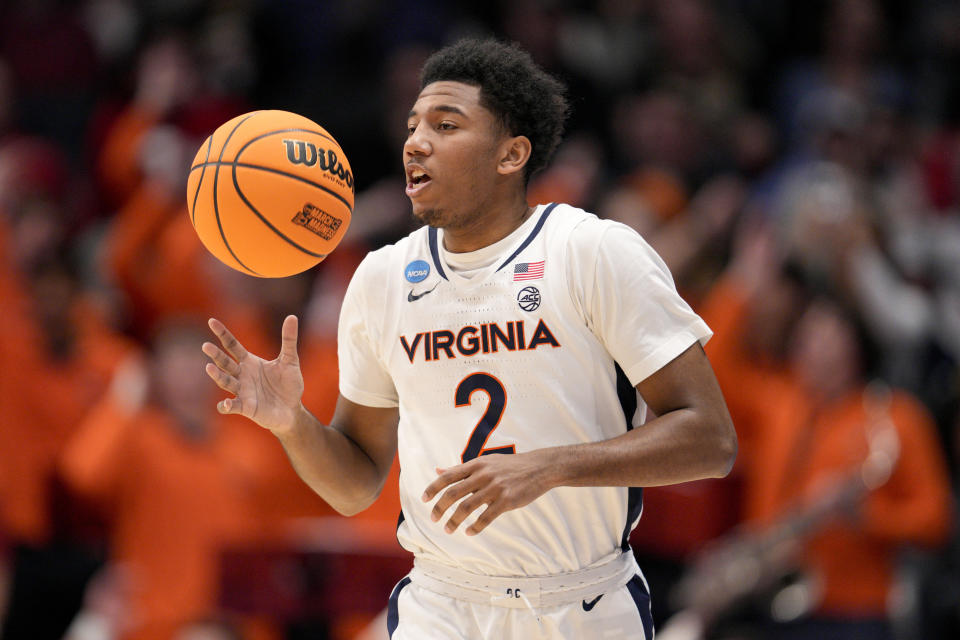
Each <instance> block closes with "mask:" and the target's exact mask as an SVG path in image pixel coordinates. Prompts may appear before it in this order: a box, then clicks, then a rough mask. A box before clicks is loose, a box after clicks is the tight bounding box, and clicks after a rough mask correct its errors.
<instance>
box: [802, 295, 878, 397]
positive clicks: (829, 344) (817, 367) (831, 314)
mask: <svg viewBox="0 0 960 640" xmlns="http://www.w3.org/2000/svg"><path fill="white" fill-rule="evenodd" d="M860 358H861V354H860V348H859V342H858V338H857V333H856V329H855V328H854V326H853V324H852V323H851V322H850V321H849V320H848V319H847V317H846V316H845V315H844V313H843V312H842V311H841V310H840V309H839V308H838V307H837V306H835V305H834V304H833V303H831V302H829V301H827V300H823V299H821V300H817V301H815V302H813V303H812V304H811V305H810V307H809V308H808V309H807V311H806V312H805V313H804V314H803V316H802V317H801V318H800V322H799V323H798V324H797V328H796V330H795V332H794V336H793V341H792V344H791V349H790V364H791V368H792V369H793V372H794V373H795V374H796V375H797V377H798V378H799V380H800V382H801V384H803V385H804V387H805V388H806V389H807V390H808V392H810V393H811V394H812V395H813V396H815V397H816V398H818V399H819V400H821V401H829V400H832V399H836V398H838V397H840V396H841V395H843V394H844V393H845V392H846V391H847V390H849V389H850V387H852V386H853V385H854V384H856V383H857V381H858V378H859V375H860V364H861V360H860Z"/></svg>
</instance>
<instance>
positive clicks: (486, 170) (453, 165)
mask: <svg viewBox="0 0 960 640" xmlns="http://www.w3.org/2000/svg"><path fill="white" fill-rule="evenodd" d="M506 137H507V136H506V133H505V132H504V131H503V128H502V127H501V126H500V125H499V123H498V122H497V121H496V118H495V117H494V115H493V114H492V113H491V112H490V111H489V110H488V109H487V108H486V107H484V106H482V105H481V104H480V88H479V87H475V86H472V85H468V84H463V83H462V82H449V81H443V82H434V83H431V84H429V85H427V86H426V87H424V89H423V91H421V92H420V96H419V97H418V98H417V102H416V103H415V104H414V105H413V109H411V110H410V115H409V117H408V118H407V140H406V142H405V143H404V145H403V162H404V166H405V170H406V176H407V190H406V192H407V196H408V197H409V198H410V202H411V203H412V204H413V214H414V216H416V217H417V219H419V220H421V221H422V222H425V223H427V224H429V225H431V226H434V227H447V228H457V227H463V226H466V225H468V224H469V223H470V222H472V221H474V218H475V216H476V215H478V214H479V213H482V212H483V211H484V210H485V205H486V204H487V203H489V202H490V201H491V200H492V196H493V193H494V190H495V189H496V186H497V184H498V180H500V179H502V177H501V176H500V175H499V174H498V172H497V162H498V157H499V154H500V151H501V149H500V146H501V143H502V142H503V141H504V140H505V139H506Z"/></svg>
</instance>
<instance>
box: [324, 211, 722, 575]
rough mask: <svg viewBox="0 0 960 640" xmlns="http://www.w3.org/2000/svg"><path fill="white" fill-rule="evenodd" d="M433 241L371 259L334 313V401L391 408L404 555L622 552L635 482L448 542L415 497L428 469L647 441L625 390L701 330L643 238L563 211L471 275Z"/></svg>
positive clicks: (552, 557)
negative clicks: (619, 439) (623, 439)
mask: <svg viewBox="0 0 960 640" xmlns="http://www.w3.org/2000/svg"><path fill="white" fill-rule="evenodd" d="M441 242H442V231H438V230H436V229H432V228H428V227H423V228H421V229H419V230H417V231H415V232H414V233H412V234H410V235H409V236H407V237H406V238H404V239H403V240H401V241H400V242H398V243H397V244H395V245H390V246H387V247H384V248H382V249H379V250H377V251H374V252H371V253H370V254H369V255H368V256H367V257H366V258H365V259H364V261H363V263H362V264H361V265H360V266H359V267H358V269H357V271H356V273H355V274H354V277H353V280H352V281H351V283H350V286H349V288H348V290H347V294H346V297H345V299H344V304H343V308H342V311H341V315H340V328H339V358H340V391H341V393H342V394H343V395H344V396H345V397H346V398H348V399H349V400H351V401H353V402H355V403H358V404H362V405H367V406H375V407H393V406H399V411H400V425H399V433H398V450H399V456H400V468H401V474H400V499H401V504H402V507H403V513H402V514H401V523H400V525H399V527H398V529H397V536H398V538H399V540H400V543H401V544H402V545H403V546H404V548H406V549H408V550H410V551H412V552H413V553H415V554H418V555H422V556H424V557H427V558H430V559H432V560H434V561H437V562H443V563H447V564H454V565H458V566H460V567H462V568H464V569H466V570H469V571H473V572H476V573H482V574H487V575H549V574H556V573H563V572H569V571H576V570H579V569H582V568H586V567H589V566H591V565H593V564H595V563H598V562H601V561H606V560H609V559H610V558H612V557H613V556H614V555H616V554H618V553H620V551H621V550H624V549H627V548H628V547H627V537H628V536H629V533H630V531H631V530H632V528H633V527H634V526H635V525H636V523H637V521H638V520H639V517H640V511H641V491H640V489H638V488H637V489H633V488H630V489H628V488H626V487H560V488H557V489H553V490H551V491H548V492H547V493H545V494H544V495H543V496H541V497H540V498H538V499H537V500H535V501H534V502H532V503H531V504H529V505H528V506H526V507H523V508H521V509H515V510H513V511H508V512H506V513H504V514H502V515H501V516H499V517H498V518H497V519H496V520H494V522H493V523H492V524H490V525H489V526H488V527H487V528H486V529H485V530H484V531H482V532H481V533H479V534H478V535H475V536H467V535H465V534H464V533H463V532H464V530H465V529H466V527H467V526H468V525H469V524H470V523H471V522H472V521H473V519H474V518H475V517H476V516H477V515H479V512H480V510H478V511H477V512H476V513H475V514H474V515H473V516H472V517H470V518H468V519H467V521H466V522H465V523H464V524H463V525H461V527H460V528H459V529H458V530H457V531H456V532H455V533H453V534H447V533H445V532H444V531H443V524H444V522H445V521H446V518H448V517H449V516H450V514H452V513H453V508H451V509H450V510H448V512H447V514H446V515H445V517H444V518H443V519H442V520H441V521H440V522H433V521H431V520H430V510H431V508H432V506H433V503H432V502H431V503H429V504H428V503H424V502H423V501H422V500H421V499H420V496H421V495H422V493H423V491H424V489H425V488H426V486H427V485H428V484H429V483H430V482H432V481H433V480H434V479H436V477H437V475H436V471H435V469H436V468H438V467H441V468H447V467H451V466H453V465H456V464H460V463H461V462H464V461H466V460H470V459H472V458H475V457H477V456H480V455H491V454H510V453H514V452H516V453H521V452H525V451H531V450H534V449H540V448H543V447H553V446H560V445H569V444H580V443H586V442H594V441H599V440H607V439H610V438H613V437H615V436H618V435H620V434H622V433H624V432H625V431H627V430H628V429H631V428H634V427H636V428H641V429H642V428H643V427H642V426H640V425H642V422H643V419H644V413H645V407H644V406H643V404H642V400H640V398H639V397H638V394H637V393H636V391H635V389H634V388H633V387H634V386H635V385H636V384H637V383H639V382H640V381H642V380H643V379H645V378H646V377H647V376H649V375H650V374H652V373H654V372H656V371H657V370H658V369H660V368H661V367H662V366H664V365H665V364H667V363H668V362H670V361H671V360H673V359H674V358H675V357H676V356H678V355H679V354H681V353H682V352H683V351H684V350H686V349H687V348H688V347H689V346H690V345H692V344H693V343H694V342H695V341H697V340H699V341H701V342H705V341H706V340H707V339H708V338H709V336H710V335H711V333H710V330H709V328H707V326H706V325H705V324H704V323H703V321H702V320H701V319H700V318H699V317H698V316H697V315H696V314H694V313H693V311H691V309H690V307H689V306H688V305H687V304H686V303H685V302H684V301H683V300H682V299H681V298H680V297H679V295H678V294H677V292H676V289H675V287H674V284H673V280H672V278H671V276H670V273H669V271H668V270H667V268H666V265H664V263H663V262H662V260H660V258H659V257H658V256H657V255H656V253H655V252H654V251H653V250H652V249H651V248H650V246H649V245H647V243H646V242H644V240H643V239H642V238H641V237H640V236H639V235H638V234H637V233H636V232H634V231H633V230H631V229H630V228H628V227H626V226H624V225H621V224H618V223H615V222H610V221H603V220H599V219H598V218H597V217H596V216H594V215H592V214H589V213H586V212H584V211H582V210H580V209H575V208H573V207H570V206H568V205H550V206H540V207H538V208H537V210H536V211H535V212H534V213H533V215H532V217H531V219H529V220H528V221H527V222H526V223H524V225H523V226H522V227H521V228H520V229H518V230H517V231H516V232H514V233H513V234H511V236H510V237H509V238H508V239H507V241H506V242H505V243H503V245H504V246H505V248H504V251H503V255H502V256H500V257H498V259H497V260H496V261H495V262H494V263H493V264H491V265H490V266H488V267H486V268H484V269H481V270H480V271H479V272H475V273H473V274H472V275H471V277H470V278H469V279H466V278H464V277H462V276H461V275H458V274H457V273H456V272H454V271H453V270H452V269H451V268H450V267H449V265H448V264H447V263H446V262H445V261H444V259H443V253H444V252H443V251H441V250H440V246H441V245H440V243H441ZM498 246H500V245H499V244H498ZM618 370H620V371H621V373H620V374H619V377H620V383H619V387H618ZM624 374H625V375H624ZM481 510H482V507H481Z"/></svg>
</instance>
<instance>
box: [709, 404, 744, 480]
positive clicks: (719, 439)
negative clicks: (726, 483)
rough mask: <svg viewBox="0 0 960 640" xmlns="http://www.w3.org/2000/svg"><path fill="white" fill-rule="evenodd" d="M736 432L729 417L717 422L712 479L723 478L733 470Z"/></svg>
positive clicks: (735, 454) (735, 457)
mask: <svg viewBox="0 0 960 640" xmlns="http://www.w3.org/2000/svg"><path fill="white" fill-rule="evenodd" d="M737 448H738V445H737V432H736V430H735V429H734V428H733V421H732V420H731V419H730V416H729V415H727V416H724V417H723V418H721V419H719V420H717V424H716V425H715V426H714V438H713V456H711V458H712V459H713V463H714V464H713V477H714V478H724V477H726V476H727V475H729V473H730V471H731V470H732V469H733V463H734V462H736V460H737Z"/></svg>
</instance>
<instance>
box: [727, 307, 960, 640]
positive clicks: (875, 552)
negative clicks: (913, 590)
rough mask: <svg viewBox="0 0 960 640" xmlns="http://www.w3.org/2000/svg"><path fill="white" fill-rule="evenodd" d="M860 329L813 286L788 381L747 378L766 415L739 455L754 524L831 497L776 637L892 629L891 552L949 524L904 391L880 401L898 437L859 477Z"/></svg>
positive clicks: (943, 532) (925, 439)
mask: <svg viewBox="0 0 960 640" xmlns="http://www.w3.org/2000/svg"><path fill="white" fill-rule="evenodd" d="M862 335H863V332H862V331H859V330H858V326H857V322H856V320H855V318H854V317H853V316H851V315H849V314H848V313H847V312H846V311H845V310H844V308H843V307H841V306H840V305H839V304H838V303H836V302H833V301H831V300H829V299H827V298H823V297H821V298H817V299H816V300H815V301H814V302H813V303H812V304H811V305H810V307H809V308H808V310H807V311H806V312H805V313H804V314H803V316H802V318H801V319H800V321H799V324H798V326H797V328H796V331H795V334H794V337H793V339H792V344H791V349H790V368H791V373H792V375H793V376H794V378H795V384H794V385H793V386H792V387H785V386H783V385H780V386H770V385H768V386H766V387H758V388H754V390H753V392H754V396H755V398H756V401H757V403H758V407H759V409H758V410H759V411H761V412H762V413H763V415H764V417H765V419H764V422H763V424H764V429H763V430H762V432H760V433H758V434H757V440H756V447H755V450H754V454H753V459H752V460H751V461H749V464H748V466H747V482H746V488H747V492H746V512H747V518H748V520H749V522H750V524H751V526H753V527H756V528H758V529H762V528H763V527H765V526H769V525H771V524H773V523H775V522H777V521H780V520H781V519H782V518H784V517H786V516H788V515H790V514H791V513H796V512H797V510H807V509H811V508H814V507H815V506H819V507H823V506H824V505H827V504H832V505H834V507H835V508H834V509H832V510H829V509H825V511H827V513H829V514H830V515H832V517H826V518H825V519H824V520H823V521H822V522H820V526H819V528H817V529H815V533H814V534H813V535H812V536H811V537H809V538H808V539H806V540H798V545H799V551H800V553H799V565H800V568H801V569H802V571H804V572H806V573H807V574H809V575H810V576H812V577H813V581H812V583H811V584H813V585H814V589H813V596H814V598H813V603H814V607H813V614H812V615H811V616H810V617H809V618H806V619H801V620H799V621H796V622H793V623H790V624H781V625H776V627H775V628H774V631H773V635H772V636H771V637H773V638H777V639H778V640H780V639H784V640H786V639H797V640H806V639H811V640H814V639H816V640H822V639H824V638H836V639H838V640H844V639H847V638H849V639H854V638H867V637H869V638H872V639H873V638H876V639H878V640H881V639H885V638H892V634H891V631H890V629H889V626H888V624H887V617H888V611H887V606H888V605H887V603H888V600H889V595H890V588H891V585H892V582H893V574H894V570H895V564H896V560H897V554H898V552H899V551H900V550H901V549H902V548H903V547H904V546H905V545H908V544H917V545H927V546H930V545H938V544H941V543H943V542H944V541H945V540H946V537H947V535H948V532H949V528H950V494H949V479H948V476H947V471H946V467H945V463H944V459H943V453H942V451H941V450H940V447H939V444H938V441H937V438H936V435H935V431H934V425H933V423H932V420H931V418H930V416H929V414H928V412H927V411H926V410H925V409H924V407H923V406H922V405H921V404H920V403H919V402H918V401H917V400H916V399H914V398H913V397H912V396H910V395H909V394H907V393H905V392H900V391H895V392H893V393H892V394H891V396H890V398H889V406H888V408H887V409H886V415H887V416H888V418H889V420H890V421H891V422H892V425H893V427H894V428H895V433H896V436H897V438H896V439H897V440H899V447H898V448H899V456H898V457H897V456H896V455H894V456H892V459H893V460H894V462H895V466H893V468H892V470H891V473H890V475H889V478H888V479H886V480H885V481H884V482H882V483H881V484H880V486H879V487H876V488H875V489H873V490H872V491H871V490H865V489H864V487H863V486H862V485H861V484H860V483H861V482H862V481H861V480H859V477H860V476H859V474H860V472H861V469H862V465H863V462H864V460H865V459H866V457H867V455H868V453H870V452H871V451H872V449H871V447H870V443H871V442H872V441H874V440H872V439H871V435H870V434H871V429H875V428H877V425H876V424H875V423H876V421H877V419H876V417H875V416H874V415H872V414H871V413H870V412H869V411H868V408H867V406H866V405H865V400H864V399H865V397H866V393H867V391H866V388H865V383H864V379H865V373H866V371H867V370H868V368H867V367H866V364H865V363H866V358H867V357H868V356H869V353H868V352H867V351H866V350H865V344H866V343H865V341H864V340H863V339H862V337H861V336H862ZM843 487H847V489H846V490H845V489H844V488H843ZM851 487H853V488H859V489H861V491H865V493H862V494H861V495H859V496H858V495H857V491H855V490H853V489H851ZM831 511H832V513H831Z"/></svg>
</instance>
